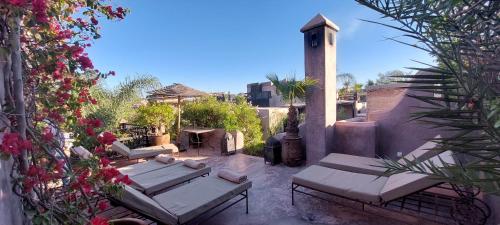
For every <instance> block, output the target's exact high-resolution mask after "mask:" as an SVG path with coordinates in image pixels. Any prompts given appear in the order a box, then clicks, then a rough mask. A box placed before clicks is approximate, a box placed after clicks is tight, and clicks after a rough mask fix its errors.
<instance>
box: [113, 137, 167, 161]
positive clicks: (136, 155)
mask: <svg viewBox="0 0 500 225" xmlns="http://www.w3.org/2000/svg"><path fill="white" fill-rule="evenodd" d="M176 149H177V147H176V146H175V145H173V144H169V145H161V146H151V147H144V148H136V149H130V148H128V147H127V146H126V145H124V144H123V143H121V142H119V141H115V142H113V145H112V146H111V150H112V151H114V152H116V153H118V154H120V155H122V156H125V157H126V158H127V159H129V160H132V159H142V158H148V157H154V156H157V155H159V154H164V153H171V152H175V151H176Z"/></svg>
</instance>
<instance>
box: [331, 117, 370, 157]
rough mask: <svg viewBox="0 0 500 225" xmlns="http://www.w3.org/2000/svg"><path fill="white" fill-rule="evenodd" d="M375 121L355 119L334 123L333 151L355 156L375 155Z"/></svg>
mask: <svg viewBox="0 0 500 225" xmlns="http://www.w3.org/2000/svg"><path fill="white" fill-rule="evenodd" d="M376 128H377V123H376V122H374V121H371V122H360V121H356V119H352V120H342V121H337V122H336V123H335V139H334V143H335V144H334V152H336V153H344V154H350V155H357V156H365V157H375V156H377V153H376V146H377V144H376V142H377V133H376Z"/></svg>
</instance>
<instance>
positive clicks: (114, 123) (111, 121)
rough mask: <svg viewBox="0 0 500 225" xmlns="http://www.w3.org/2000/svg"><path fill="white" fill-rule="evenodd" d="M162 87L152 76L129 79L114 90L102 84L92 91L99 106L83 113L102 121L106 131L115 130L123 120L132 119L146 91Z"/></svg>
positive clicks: (90, 107) (94, 106)
mask: <svg viewBox="0 0 500 225" xmlns="http://www.w3.org/2000/svg"><path fill="white" fill-rule="evenodd" d="M160 86H161V84H160V81H159V80H158V78H156V77H154V76H151V75H141V76H137V77H134V78H129V77H127V78H125V80H124V81H123V82H121V83H119V84H118V85H117V86H116V87H114V88H112V89H109V88H106V87H105V86H104V84H103V83H100V84H98V85H96V86H95V87H93V88H92V89H91V90H90V92H91V95H92V96H93V97H94V98H95V99H96V100H97V104H96V105H89V106H88V107H86V108H84V109H83V113H84V114H86V115H87V116H88V117H95V118H99V119H101V120H102V121H103V123H104V126H105V128H106V129H115V128H117V127H118V125H119V123H120V121H121V120H129V119H131V118H132V116H133V115H134V112H135V110H134V108H135V106H137V105H138V104H140V103H141V101H142V100H143V95H144V93H145V91H148V90H153V89H155V88H158V87H160Z"/></svg>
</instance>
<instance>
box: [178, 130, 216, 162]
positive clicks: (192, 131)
mask: <svg viewBox="0 0 500 225" xmlns="http://www.w3.org/2000/svg"><path fill="white" fill-rule="evenodd" d="M213 131H215V129H210V128H190V129H184V130H182V132H186V133H188V134H195V135H196V144H198V156H200V145H201V144H202V142H201V141H200V134H204V133H210V132H213Z"/></svg>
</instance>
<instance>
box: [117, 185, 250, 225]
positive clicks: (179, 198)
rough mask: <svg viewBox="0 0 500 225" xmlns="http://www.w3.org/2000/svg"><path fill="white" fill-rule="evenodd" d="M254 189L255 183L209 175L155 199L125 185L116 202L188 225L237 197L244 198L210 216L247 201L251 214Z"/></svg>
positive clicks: (137, 210) (159, 195)
mask: <svg viewBox="0 0 500 225" xmlns="http://www.w3.org/2000/svg"><path fill="white" fill-rule="evenodd" d="M251 186H252V182H251V181H248V180H245V181H243V182H241V183H237V182H232V181H229V180H227V179H224V178H221V177H218V176H209V177H205V178H202V179H197V180H196V181H194V182H191V183H188V184H186V185H183V186H180V187H178V188H175V189H173V190H170V191H167V192H164V193H161V194H158V195H155V196H152V197H148V196H146V195H144V194H142V193H141V192H139V191H137V190H135V189H133V188H131V187H129V186H125V189H124V191H123V194H122V195H121V197H114V198H113V199H112V201H115V202H117V203H118V204H121V205H123V206H124V207H126V208H128V209H131V210H133V211H136V212H138V213H140V214H142V215H143V216H146V217H148V218H150V219H152V220H155V221H157V222H161V223H165V224H187V223H189V222H192V221H194V220H198V219H201V218H202V217H203V216H204V215H208V214H209V213H210V212H212V211H213V210H214V209H216V208H217V207H218V206H221V205H223V204H225V203H228V202H229V201H231V200H232V199H234V198H235V197H237V196H241V197H240V198H238V199H237V200H236V201H234V202H232V203H230V204H229V203H228V204H227V206H225V207H223V208H222V209H220V210H217V211H216V212H215V213H213V214H212V215H209V217H212V216H215V215H217V214H218V213H220V212H222V211H224V210H225V209H227V208H229V207H230V206H232V205H234V204H236V203H238V202H240V201H242V200H244V199H245V200H246V201H245V202H246V213H248V189H249V188H250V187H251ZM204 219H206V218H204Z"/></svg>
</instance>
